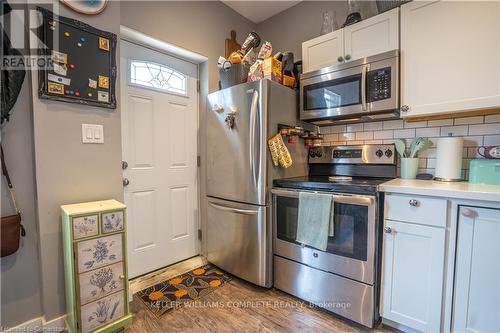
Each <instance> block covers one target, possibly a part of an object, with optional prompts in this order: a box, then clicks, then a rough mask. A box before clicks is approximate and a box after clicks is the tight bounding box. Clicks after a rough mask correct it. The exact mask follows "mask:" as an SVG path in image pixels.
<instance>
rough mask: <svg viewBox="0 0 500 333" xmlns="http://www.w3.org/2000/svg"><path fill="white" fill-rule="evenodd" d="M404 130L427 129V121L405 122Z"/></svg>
mask: <svg viewBox="0 0 500 333" xmlns="http://www.w3.org/2000/svg"><path fill="white" fill-rule="evenodd" d="M404 126H405V128H421V127H427V120H424V121H412V122H409V121H406V120H405V122H404Z"/></svg>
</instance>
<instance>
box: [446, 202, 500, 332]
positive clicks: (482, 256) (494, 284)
mask: <svg viewBox="0 0 500 333" xmlns="http://www.w3.org/2000/svg"><path fill="white" fill-rule="evenodd" d="M453 308H454V312H455V313H454V315H453V329H452V331H453V332H476V333H480V332H485V333H486V332H500V210H499V209H487V208H477V207H467V206H462V207H460V215H459V218H458V239H457V258H456V271H455V304H454V307H453Z"/></svg>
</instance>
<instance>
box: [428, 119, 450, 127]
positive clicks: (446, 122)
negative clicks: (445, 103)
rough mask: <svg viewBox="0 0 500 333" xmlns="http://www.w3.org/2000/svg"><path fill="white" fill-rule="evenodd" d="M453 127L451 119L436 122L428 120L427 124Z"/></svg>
mask: <svg viewBox="0 0 500 333" xmlns="http://www.w3.org/2000/svg"><path fill="white" fill-rule="evenodd" d="M451 125H453V119H438V120H429V121H428V122H427V126H429V127H434V126H451Z"/></svg>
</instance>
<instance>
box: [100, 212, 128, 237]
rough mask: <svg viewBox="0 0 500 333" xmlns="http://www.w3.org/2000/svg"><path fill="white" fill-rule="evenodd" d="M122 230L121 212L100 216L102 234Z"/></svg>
mask: <svg viewBox="0 0 500 333" xmlns="http://www.w3.org/2000/svg"><path fill="white" fill-rule="evenodd" d="M121 230H123V211H119V212H111V213H104V214H102V232H104V233H110V232H114V231H121Z"/></svg>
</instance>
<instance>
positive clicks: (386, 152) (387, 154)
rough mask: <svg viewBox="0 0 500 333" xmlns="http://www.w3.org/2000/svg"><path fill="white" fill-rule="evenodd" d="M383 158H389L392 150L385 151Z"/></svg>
mask: <svg viewBox="0 0 500 333" xmlns="http://www.w3.org/2000/svg"><path fill="white" fill-rule="evenodd" d="M385 156H387V157H391V156H392V150H390V149H387V150H386V151H385Z"/></svg>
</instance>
